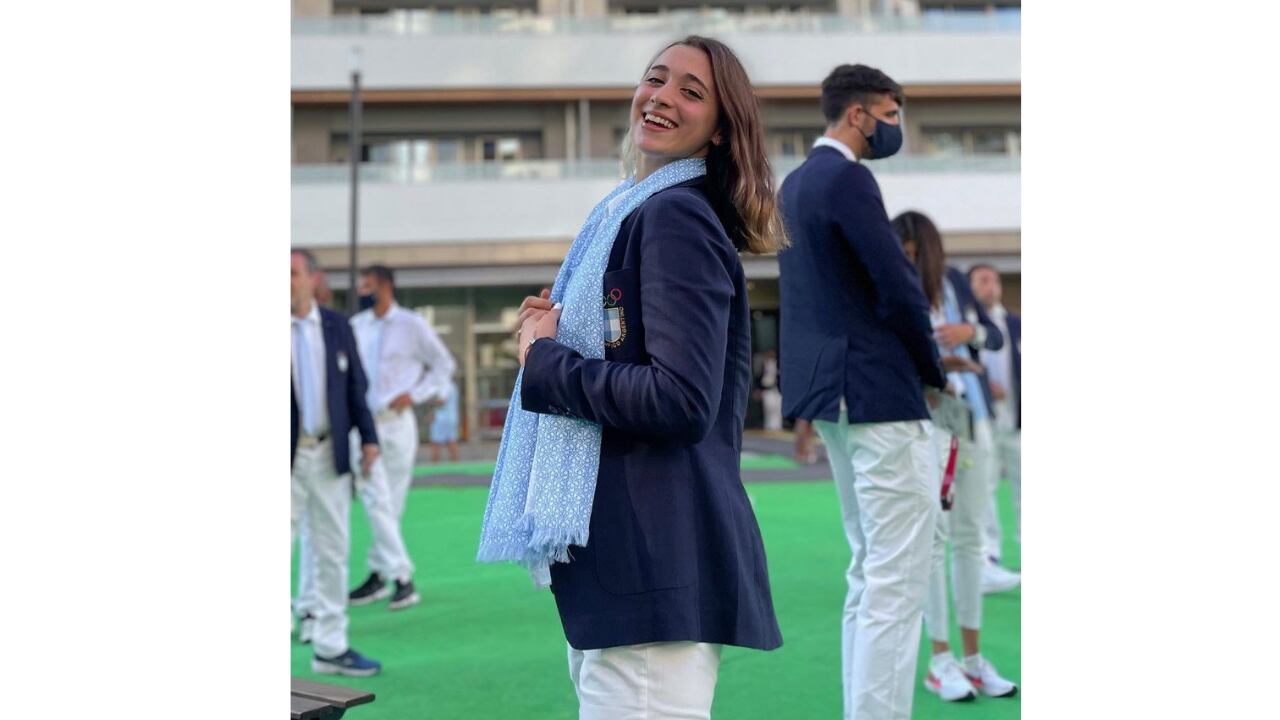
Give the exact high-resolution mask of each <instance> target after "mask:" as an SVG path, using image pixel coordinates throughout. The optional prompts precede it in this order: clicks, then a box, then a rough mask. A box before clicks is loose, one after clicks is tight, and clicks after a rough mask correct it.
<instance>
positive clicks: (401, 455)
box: [350, 265, 456, 610]
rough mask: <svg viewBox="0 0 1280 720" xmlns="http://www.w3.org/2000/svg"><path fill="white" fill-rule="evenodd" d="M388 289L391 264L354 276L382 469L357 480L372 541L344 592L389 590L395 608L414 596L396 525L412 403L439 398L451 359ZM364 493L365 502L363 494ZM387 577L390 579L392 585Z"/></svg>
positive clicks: (357, 325) (409, 470)
mask: <svg viewBox="0 0 1280 720" xmlns="http://www.w3.org/2000/svg"><path fill="white" fill-rule="evenodd" d="M394 293H395V276H394V275H393V274H392V271H391V269H390V268H388V267H386V266H384V265H373V266H370V267H367V268H365V269H364V271H363V272H362V273H361V276H360V306H361V308H362V310H361V311H360V312H359V313H357V314H356V315H355V317H353V318H351V327H352V329H353V330H355V334H356V341H357V342H358V343H359V345H360V357H361V359H362V360H364V363H365V368H366V371H367V374H368V376H369V394H368V405H369V412H371V413H373V417H374V421H375V422H376V424H377V429H378V437H379V438H380V439H381V447H380V450H381V452H382V462H381V463H380V465H381V470H382V472H378V470H377V469H375V471H374V472H373V473H371V475H370V476H369V477H368V478H365V479H364V480H365V482H362V483H360V486H361V490H362V493H363V494H362V495H361V502H362V503H364V505H365V509H366V510H367V511H368V513H369V522H370V524H371V526H372V529H373V545H372V546H371V547H370V548H369V570H370V574H369V577H368V579H367V580H365V582H364V583H363V584H362V585H360V586H359V587H357V588H356V589H355V590H352V591H351V596H350V600H351V604H352V605H362V604H366V603H371V602H374V601H376V600H380V599H383V598H386V597H388V596H390V597H391V602H390V607H391V609H392V610H398V609H400V608H405V607H408V606H410V605H413V604H414V603H416V602H418V599H419V598H418V594H417V592H416V591H415V590H414V587H413V578H412V575H413V565H412V563H411V562H410V560H409V555H408V552H407V551H406V550H405V549H404V540H403V536H402V534H401V532H400V520H401V518H402V517H403V516H404V508H405V502H406V500H407V499H408V496H409V486H410V485H411V483H412V481H413V465H414V461H415V459H416V458H417V455H418V445H419V438H418V420H417V417H416V416H415V415H414V411H413V406H414V405H418V404H422V403H427V404H430V405H431V406H433V407H439V406H441V405H443V404H444V403H445V401H446V400H447V399H448V397H449V386H450V383H451V377H452V375H453V371H454V367H455V365H456V364H455V363H454V360H453V356H452V355H450V354H449V351H448V350H447V349H446V348H445V346H444V343H442V342H440V337H439V336H438V335H436V333H435V331H433V330H432V329H431V327H430V326H428V325H427V321H426V320H425V319H423V318H422V316H421V315H418V314H417V313H415V312H413V311H411V310H408V309H406V308H403V307H401V306H400V305H399V304H397V303H396V301H395V296H394ZM366 495H367V496H369V502H365V501H364V498H365V496H366ZM383 495H385V498H386V501H385V502H384V501H383V500H382V497H381V496H383ZM389 581H390V582H394V583H395V589H394V591H393V590H392V589H391V588H390V587H389V586H388V582H389Z"/></svg>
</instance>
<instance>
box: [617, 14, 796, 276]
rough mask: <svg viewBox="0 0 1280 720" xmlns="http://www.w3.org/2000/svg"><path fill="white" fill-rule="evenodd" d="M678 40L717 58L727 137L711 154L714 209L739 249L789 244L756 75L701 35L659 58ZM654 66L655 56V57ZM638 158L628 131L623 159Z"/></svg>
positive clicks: (720, 125)
mask: <svg viewBox="0 0 1280 720" xmlns="http://www.w3.org/2000/svg"><path fill="white" fill-rule="evenodd" d="M676 45H687V46H689V47H692V48H697V49H698V50H701V51H703V52H705V53H706V54H707V57H709V58H710V59H711V74H712V77H713V78H714V81H715V82H714V84H715V88H716V100H717V102H718V103H719V107H720V118H719V120H718V121H717V129H718V130H719V132H720V136H721V138H722V140H721V142H720V143H718V144H717V143H712V145H711V148H710V150H709V151H708V153H707V180H706V184H707V197H708V199H709V200H710V201H711V208H712V209H713V210H715V213H716V216H717V217H719V218H720V222H721V223H722V224H723V225H724V229H725V232H726V233H727V234H728V235H729V239H730V240H732V241H733V244H734V245H735V246H737V248H738V249H739V250H744V249H745V250H747V251H748V252H752V253H771V252H777V251H779V250H781V249H782V248H784V247H786V245H787V239H786V231H785V230H784V229H783V226H782V220H781V218H780V217H779V216H778V204H777V200H776V195H775V190H774V180H773V169H772V168H771V167H769V156H768V155H767V154H766V153H765V149H764V129H763V128H762V127H761V125H760V103H759V101H758V100H757V99H756V93H755V89H754V88H753V87H752V86H751V79H750V78H748V77H747V71H746V69H745V68H744V67H742V61H740V60H738V56H737V55H735V54H734V53H733V51H732V50H730V49H729V46H728V45H725V44H724V43H722V42H720V41H719V40H714V39H712V38H707V37H702V36H699V35H690V36H689V37H686V38H685V39H683V40H680V41H677V42H673V43H671V44H670V45H668V46H667V47H665V48H663V49H662V50H661V51H659V52H658V54H657V55H654V58H655V59H656V58H657V57H658V55H661V54H662V53H663V52H666V51H667V50H668V49H670V48H672V47H675V46H676ZM651 65H653V60H650V61H649V66H651ZM649 66H646V68H648V67H649ZM638 160H639V157H638V152H637V151H636V148H635V144H634V142H633V141H632V138H631V131H630V130H628V131H627V136H626V138H625V139H624V140H623V161H624V163H626V165H627V169H628V171H629V172H634V171H635V168H636V167H637V165H638Z"/></svg>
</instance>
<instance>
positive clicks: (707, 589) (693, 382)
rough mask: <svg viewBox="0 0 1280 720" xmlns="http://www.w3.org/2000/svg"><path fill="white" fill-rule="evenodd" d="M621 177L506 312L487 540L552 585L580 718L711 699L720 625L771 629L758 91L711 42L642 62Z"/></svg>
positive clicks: (668, 710) (769, 245)
mask: <svg viewBox="0 0 1280 720" xmlns="http://www.w3.org/2000/svg"><path fill="white" fill-rule="evenodd" d="M626 144H627V146H628V152H627V157H628V160H629V163H630V166H631V170H632V173H631V176H630V177H629V178H628V179H627V180H626V181H624V182H623V183H622V185H620V186H619V187H618V188H617V189H615V190H614V191H613V192H612V193H610V194H609V195H608V196H607V197H605V198H604V199H603V200H602V201H601V202H600V203H599V204H598V205H597V206H596V208H595V209H594V210H593V211H592V212H591V214H590V215H589V216H588V217H587V220H586V222H585V223H584V224H583V226H582V231H581V232H580V233H579V235H578V237H577V239H576V240H575V241H574V243H573V246H572V247H571V248H570V250H569V254H568V256H567V257H566V259H565V261H564V264H563V265H562V266H561V268H560V272H559V274H558V276H557V277H556V282H555V286H554V288H552V289H551V290H548V291H544V292H543V293H542V295H541V296H540V297H530V298H527V299H526V300H525V302H524V304H523V305H522V306H521V315H520V318H519V323H518V324H519V326H520V329H519V335H520V338H519V345H520V348H521V355H520V361H521V364H522V365H523V370H522V371H521V374H520V375H519V377H518V378H517V379H516V388H515V391H514V393H513V395H512V401H511V408H512V411H511V412H510V413H509V414H508V416H507V424H506V427H505V428H504V431H503V440H502V447H501V449H500V450H499V456H498V463H497V466H496V468H495V471H494V480H493V486H492V488H491V490H490V496H489V505H488V507H487V509H486V510H485V519H484V528H483V531H482V534H481V542H480V552H479V559H480V560H482V561H497V560H510V561H515V562H519V563H521V564H523V565H525V566H526V567H528V568H529V570H530V571H531V573H532V575H533V577H534V579H535V581H536V582H538V583H539V584H548V583H549V584H550V586H551V589H552V591H553V593H554V594H555V599H556V606H557V608H558V609H559V611H560V620H561V624H562V625H563V627H564V632H565V638H566V639H567V640H568V643H569V674H570V678H571V679H572V681H573V683H574V687H575V689H576V691H577V695H578V700H579V705H580V717H581V718H618V717H628V718H649V717H658V715H653V714H651V713H655V712H659V710H658V709H662V710H661V712H662V714H661V715H660V716H661V717H672V716H679V717H686V718H706V717H709V715H710V711H711V703H712V698H713V696H714V694H715V686H716V679H717V676H718V672H719V667H720V648H721V647H722V646H724V645H737V646H741V647H748V648H756V649H762V650H772V649H774V648H776V647H778V646H780V645H781V644H782V637H781V633H780V632H779V630H778V625H777V620H776V619H775V617H774V611H773V600H772V596H771V593H770V590H769V579H768V571H767V568H766V563H765V556H764V546H763V542H762V540H761V538H760V529H759V527H758V526H757V524H756V518H755V514H754V512H753V510H752V508H751V503H750V501H749V500H748V499H747V495H746V491H745V490H744V489H743V487H742V480H741V476H740V474H739V460H740V457H739V456H740V452H741V448H742V426H743V420H744V418H745V414H746V406H747V393H748V391H749V389H750V382H751V336H750V327H749V323H750V317H749V311H748V308H747V289H746V278H745V276H744V274H743V270H742V262H741V261H740V259H739V257H738V250H740V249H744V248H745V249H747V250H749V251H752V252H764V251H770V250H776V249H778V248H779V247H780V246H781V244H782V234H781V231H780V222H779V220H778V217H777V213H776V210H775V205H774V200H773V187H772V183H773V175H772V172H771V171H770V169H769V166H768V161H767V160H766V159H765V154H764V142H763V139H762V134H761V129H760V122H759V117H758V108H757V105H756V99H755V93H754V91H753V89H752V87H751V83H750V81H749V80H748V79H747V74H746V72H745V71H744V70H743V68H742V64H741V63H740V62H739V61H738V58H737V57H736V56H734V54H733V52H732V51H731V50H729V48H728V47H726V46H725V45H724V44H722V43H720V42H718V41H716V40H712V39H709V38H701V37H689V38H686V39H684V40H682V41H680V42H678V43H675V44H673V45H671V46H669V47H667V48H664V49H663V50H662V52H660V53H659V54H658V55H657V56H656V57H655V58H654V59H653V60H652V61H650V63H649V64H648V66H647V67H646V68H645V72H644V75H643V77H642V78H641V80H640V84H639V85H638V87H637V88H636V92H635V96H634V99H633V100H632V104H631V117H630V129H629V130H628V137H627V143H626Z"/></svg>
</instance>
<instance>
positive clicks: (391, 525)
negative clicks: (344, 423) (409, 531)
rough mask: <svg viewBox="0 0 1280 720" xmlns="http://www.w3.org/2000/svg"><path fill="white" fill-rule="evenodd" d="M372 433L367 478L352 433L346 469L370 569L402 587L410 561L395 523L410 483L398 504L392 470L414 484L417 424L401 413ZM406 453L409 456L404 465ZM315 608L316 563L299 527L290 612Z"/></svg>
mask: <svg viewBox="0 0 1280 720" xmlns="http://www.w3.org/2000/svg"><path fill="white" fill-rule="evenodd" d="M404 418H407V420H405V419H404ZM377 431H378V459H377V460H376V461H375V462H374V463H373V467H371V468H370V469H369V475H368V477H364V476H363V475H362V474H361V472H360V457H361V450H360V444H361V441H360V434H359V432H357V431H355V430H352V431H351V469H352V471H353V472H354V473H355V477H356V479H357V482H356V492H357V493H358V494H359V495H360V504H361V505H362V506H363V507H364V511H365V515H366V516H368V518H369V532H370V534H371V535H372V536H373V542H372V543H371V544H370V546H369V570H370V571H371V572H376V573H378V574H379V575H381V576H382V577H383V579H386V580H400V581H402V582H407V581H408V580H410V579H412V578H413V561H412V560H410V559H409V551H408V549H407V548H406V547H405V543H404V535H403V534H402V533H401V530H400V518H401V516H402V515H403V514H404V505H405V503H404V496H405V495H407V494H408V492H409V483H408V482H401V483H399V486H400V487H401V488H402V489H401V490H400V497H399V502H398V503H397V502H396V497H395V493H394V491H393V490H392V484H391V468H395V469H396V470H397V471H398V472H399V473H400V474H401V475H403V476H405V477H408V479H409V480H410V481H411V480H412V479H413V463H414V459H415V458H416V457H417V452H418V442H417V440H418V421H417V419H415V418H414V417H413V413H412V412H410V411H408V410H406V411H405V412H403V413H400V416H399V417H398V418H397V419H395V420H391V421H387V422H379V423H377ZM410 438H412V439H410ZM406 450H407V451H408V454H409V459H408V461H407V463H406V461H405V455H406ZM397 477H400V476H399V475H398V476H397ZM314 605H315V562H314V557H313V553H312V549H311V538H310V537H309V535H308V533H307V529H306V525H305V524H304V525H303V527H302V533H301V536H300V537H299V540H298V598H297V600H296V601H294V604H293V609H294V612H295V613H297V614H298V615H304V614H306V613H308V612H312V613H313V614H314V610H312V607H313V606H314Z"/></svg>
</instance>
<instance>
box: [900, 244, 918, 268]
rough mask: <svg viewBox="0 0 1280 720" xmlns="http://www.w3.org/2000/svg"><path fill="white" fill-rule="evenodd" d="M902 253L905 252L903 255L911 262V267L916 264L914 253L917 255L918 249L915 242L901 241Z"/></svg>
mask: <svg viewBox="0 0 1280 720" xmlns="http://www.w3.org/2000/svg"><path fill="white" fill-rule="evenodd" d="M902 251H903V252H905V253H906V254H907V259H908V260H910V261H911V264H912V265H915V264H916V253H918V252H919V248H918V247H917V246H916V241H915V240H903V241H902Z"/></svg>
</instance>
